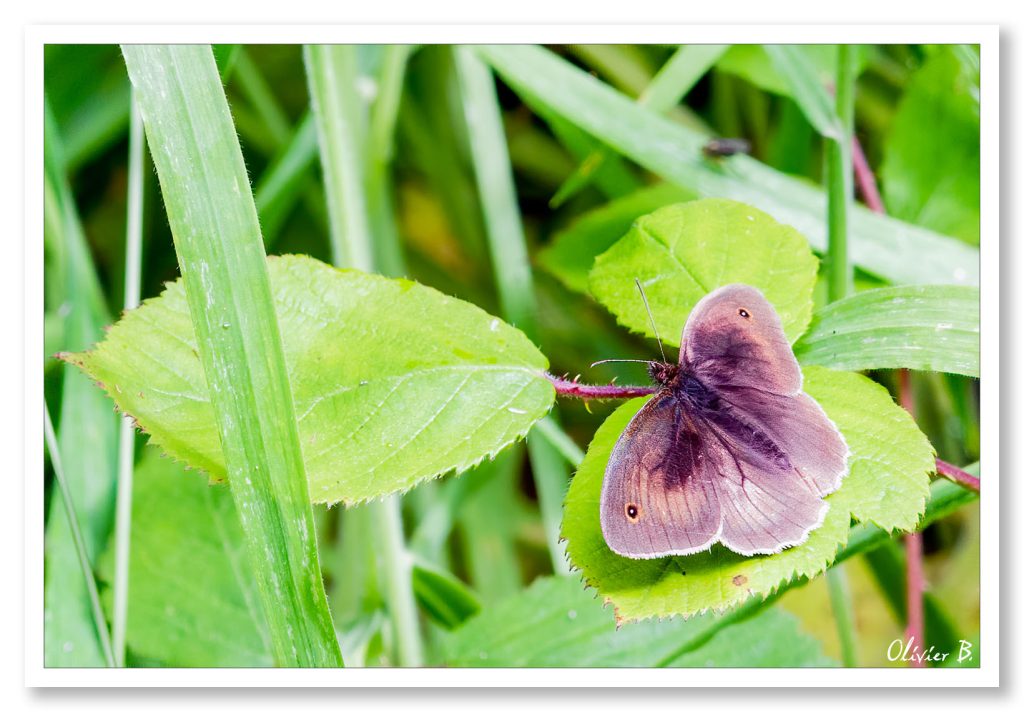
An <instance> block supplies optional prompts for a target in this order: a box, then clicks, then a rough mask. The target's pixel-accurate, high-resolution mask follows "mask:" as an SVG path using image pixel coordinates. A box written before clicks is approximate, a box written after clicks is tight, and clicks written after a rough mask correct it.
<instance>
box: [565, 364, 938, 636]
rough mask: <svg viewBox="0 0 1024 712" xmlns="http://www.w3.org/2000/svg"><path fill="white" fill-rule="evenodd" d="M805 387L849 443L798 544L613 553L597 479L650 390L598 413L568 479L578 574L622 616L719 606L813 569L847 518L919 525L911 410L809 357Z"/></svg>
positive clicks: (921, 501) (918, 459) (831, 550)
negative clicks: (817, 522)
mask: <svg viewBox="0 0 1024 712" xmlns="http://www.w3.org/2000/svg"><path fill="white" fill-rule="evenodd" d="M803 372H804V390H805V391H806V392H807V393H809V394H810V395H811V396H813V397H814V398H815V400H817V401H818V403H819V404H820V405H821V407H822V408H824V410H825V412H826V413H827V414H828V416H829V417H830V418H831V419H832V420H833V422H835V424H836V425H837V426H838V427H839V429H840V431H841V432H842V433H843V436H844V437H845V438H846V442H847V444H848V445H849V446H850V471H849V474H848V475H847V476H846V477H845V478H844V479H843V482H842V485H841V486H840V488H839V490H837V491H836V492H834V493H833V494H831V495H829V496H828V498H827V500H826V501H827V502H828V503H829V510H828V513H827V515H826V517H825V521H824V523H823V524H822V525H821V526H820V527H819V528H817V529H815V530H814V531H812V532H811V533H810V535H809V537H808V539H807V541H806V542H805V543H803V544H801V545H800V546H797V547H793V548H791V549H786V550H784V551H781V552H779V553H778V554H773V555H770V556H750V557H747V556H741V555H739V554H736V553H733V552H731V551H729V550H727V549H725V548H724V547H722V546H721V545H717V544H716V545H715V546H713V547H712V548H711V549H710V550H708V551H705V552H701V553H699V554H693V555H691V556H671V557H664V558H660V559H649V560H637V559H628V558H625V557H622V556H619V555H617V554H615V553H614V552H612V551H611V549H609V548H608V546H607V544H605V541H604V537H603V535H602V534H601V519H600V501H601V483H602V480H603V478H604V471H605V467H606V466H607V464H608V456H609V455H610V454H611V450H612V447H613V446H614V445H615V441H616V440H617V439H618V437H619V435H620V434H621V433H622V431H623V430H624V429H625V427H626V424H627V423H628V422H629V420H630V419H631V418H632V417H633V415H634V414H635V413H636V412H637V411H638V410H639V409H640V407H641V406H642V405H643V404H644V403H645V402H646V400H647V399H634V400H631V401H629V402H628V403H625V404H623V405H622V406H620V407H619V408H618V409H617V410H615V411H614V412H613V413H612V414H611V415H610V416H608V418H607V419H606V420H605V421H604V423H603V424H602V425H601V427H600V428H599V429H598V431H597V433H596V434H595V435H594V439H593V440H592V441H591V443H590V448H589V449H588V451H587V455H586V457H585V458H584V460H583V463H582V464H581V465H580V468H579V471H578V472H577V473H576V476H575V477H574V478H573V480H572V484H571V485H570V486H569V494H568V495H567V496H566V500H565V517H564V518H563V520H562V536H563V537H564V538H565V539H566V540H567V541H568V545H567V551H568V554H569V558H570V560H571V562H572V564H573V566H575V567H576V568H578V569H580V570H581V571H582V573H583V577H584V580H585V581H586V583H587V584H588V585H590V586H593V587H594V588H596V589H597V591H598V593H599V594H600V595H601V596H603V597H604V598H605V599H606V600H607V601H609V602H611V603H612V604H614V606H615V608H616V615H617V616H618V617H619V618H620V619H622V620H624V621H631V620H639V619H643V618H650V617H667V616H673V615H682V616H692V615H695V614H698V613H701V612H703V611H706V610H709V609H710V610H723V609H726V608H729V607H731V606H734V605H736V604H738V603H741V602H743V601H744V600H745V599H747V598H748V597H749V596H752V595H761V596H763V595H767V594H769V593H771V592H772V591H774V590H775V589H776V588H778V586H779V585H781V584H782V583H784V582H786V581H788V580H790V579H792V578H795V577H800V576H808V577H810V576H815V575H817V574H819V573H821V572H822V571H824V570H825V568H826V567H827V566H828V565H829V564H830V563H831V562H832V560H833V559H834V558H835V554H836V551H837V550H838V548H839V547H840V546H842V545H843V544H845V543H846V538H847V535H848V532H849V528H850V520H851V518H853V519H856V520H858V521H870V522H873V523H875V524H877V525H878V526H879V527H882V528H883V529H887V530H893V529H903V530H909V529H912V528H913V527H915V526H916V525H917V521H918V519H919V518H920V516H921V513H922V512H923V511H924V506H925V501H926V499H927V497H928V482H929V477H928V474H929V472H932V471H933V470H934V469H935V453H934V451H933V450H932V447H931V444H930V443H929V442H928V439H927V438H926V437H925V436H924V434H923V433H922V432H921V431H920V430H919V429H918V428H917V425H916V424H915V423H914V421H913V419H912V418H911V417H910V414H909V413H907V412H906V411H905V410H903V409H902V408H900V407H899V406H898V405H896V404H895V403H894V402H893V400H892V398H891V397H890V396H889V393H888V392H887V391H886V390H885V389H884V388H882V387H881V386H880V385H878V384H877V383H874V382H873V381H871V380H869V379H868V378H865V377H864V376H861V375H859V374H856V373H846V372H840V371H830V370H828V369H825V368H821V367H819V366H807V367H804V369H803Z"/></svg>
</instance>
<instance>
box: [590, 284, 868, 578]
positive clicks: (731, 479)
mask: <svg viewBox="0 0 1024 712" xmlns="http://www.w3.org/2000/svg"><path fill="white" fill-rule="evenodd" d="M649 372H650V375H651V377H652V379H653V380H654V381H655V382H657V383H658V384H659V385H660V386H661V389H660V390H659V391H658V392H657V393H656V394H655V395H654V397H653V398H652V399H651V400H650V401H649V402H648V403H647V404H645V405H644V406H643V408H641V409H640V411H639V412H638V413H637V414H636V415H635V416H634V417H633V420H632V421H631V422H630V423H629V425H628V426H627V427H626V429H625V430H624V431H623V433H622V435H621V436H620V438H619V440H618V442H617V443H616V445H615V447H614V449H613V450H612V454H611V456H610V458H609V461H608V467H607V469H606V472H605V481H604V485H603V487H602V492H601V528H602V531H603V533H604V536H605V540H606V542H607V543H608V545H609V547H611V549H612V550H613V551H615V552H616V553H618V554H620V555H622V556H627V557H630V558H639V559H646V558H655V557H660V556H669V555H685V554H691V553H695V552H698V551H702V550H705V549H708V548H710V547H711V546H712V545H713V544H715V543H716V542H721V543H722V544H723V545H724V546H726V547H727V548H729V549H731V550H733V551H735V552H737V553H739V554H743V555H754V554H770V553H775V552H778V551H781V550H782V549H783V548H786V547H789V546H795V545H797V544H800V543H802V542H803V541H805V540H806V538H807V535H808V534H809V532H810V531H812V530H813V529H815V528H816V527H818V526H820V524H821V522H822V521H823V520H824V516H825V512H826V511H827V509H828V504H827V503H826V502H825V501H824V499H823V498H824V497H825V496H826V495H828V494H829V493H831V492H833V491H835V489H836V488H838V486H839V483H840V481H841V479H842V477H843V476H844V475H845V474H846V471H847V459H848V456H849V451H848V448H847V447H846V443H845V441H844V440H843V438H842V435H841V434H840V433H839V430H838V429H837V428H836V427H835V425H834V424H833V423H832V421H831V420H829V419H828V417H827V416H826V415H825V413H824V411H823V410H822V409H821V408H820V406H818V404H817V403H816V402H815V401H814V400H813V399H812V398H811V397H810V396H809V395H807V394H806V393H803V392H802V391H801V387H802V376H801V374H800V369H799V366H798V365H797V363H796V359H795V357H794V356H793V352H792V349H791V348H790V346H789V342H788V341H787V340H786V338H785V334H784V333H783V331H782V325H781V321H780V319H779V317H778V315H777V314H776V312H775V310H774V309H773V308H772V306H771V304H770V303H769V302H768V301H767V300H766V299H765V298H764V296H763V295H762V294H761V293H760V292H759V291H758V290H756V289H754V288H753V287H749V286H747V285H728V286H726V287H722V288H720V289H718V290H715V291H714V292H712V293H710V294H708V295H707V296H706V297H704V299H702V300H701V301H700V302H699V303H698V304H697V306H696V307H694V310H693V312H692V313H691V315H690V317H689V319H688V320H687V323H686V327H685V328H684V331H683V346H682V349H681V350H680V358H679V364H678V365H675V364H667V363H652V364H651V366H650V369H649Z"/></svg>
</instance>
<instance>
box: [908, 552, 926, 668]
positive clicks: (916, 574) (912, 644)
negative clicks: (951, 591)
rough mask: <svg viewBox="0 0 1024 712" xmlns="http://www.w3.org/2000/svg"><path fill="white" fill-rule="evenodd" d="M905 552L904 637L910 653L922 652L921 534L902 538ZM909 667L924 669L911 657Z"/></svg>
mask: <svg viewBox="0 0 1024 712" xmlns="http://www.w3.org/2000/svg"><path fill="white" fill-rule="evenodd" d="M903 543H904V545H905V547H906V550H907V628H906V630H905V631H904V634H903V635H904V637H905V638H906V639H907V648H908V649H910V650H911V651H912V652H924V650H925V649H926V646H925V644H924V585H925V582H924V550H923V547H922V541H921V532H911V533H909V534H907V535H905V536H904V537H903ZM910 666H911V667H925V662H924V659H923V657H921V658H920V659H919V658H918V656H914V655H911V657H910Z"/></svg>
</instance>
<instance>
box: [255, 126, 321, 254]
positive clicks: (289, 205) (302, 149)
mask: <svg viewBox="0 0 1024 712" xmlns="http://www.w3.org/2000/svg"><path fill="white" fill-rule="evenodd" d="M316 157H317V138H316V123H315V122H314V120H313V114H311V113H310V114H306V115H305V116H303V117H302V119H300V120H299V123H298V125H297V126H296V127H295V130H294V131H293V132H292V134H291V137H290V138H289V139H288V141H287V143H285V145H284V147H283V148H282V149H281V151H280V152H279V153H278V154H277V156H276V157H275V158H274V159H273V161H272V162H271V164H270V166H268V167H267V170H265V171H264V172H263V174H262V175H261V176H260V178H259V180H258V181H257V182H256V186H255V188H254V193H255V198H256V210H257V211H258V212H259V216H260V226H261V227H262V228H263V242H264V244H266V245H267V247H268V248H269V247H270V246H271V245H273V244H274V242H275V241H276V240H277V237H278V235H279V234H280V232H281V226H282V225H283V224H284V221H285V219H287V217H288V214H289V213H290V212H291V211H292V209H293V208H294V207H295V204H296V203H297V202H298V201H299V198H300V197H301V195H302V191H303V190H305V189H306V187H307V186H308V185H309V182H310V180H311V178H310V176H311V173H312V169H313V164H314V162H315V161H316Z"/></svg>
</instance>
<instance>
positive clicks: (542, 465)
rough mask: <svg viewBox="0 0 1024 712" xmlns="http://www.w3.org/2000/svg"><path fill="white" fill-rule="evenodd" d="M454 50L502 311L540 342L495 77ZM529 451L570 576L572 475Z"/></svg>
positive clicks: (542, 453) (552, 542) (558, 557)
mask: <svg viewBox="0 0 1024 712" xmlns="http://www.w3.org/2000/svg"><path fill="white" fill-rule="evenodd" d="M454 51H455V64H456V68H457V71H458V75H459V79H460V86H461V89H462V97H463V105H464V110H465V115H466V124H467V127H468V129H469V143H470V153H471V154H472V159H473V166H474V170H475V173H476V180H477V189H478V192H479V194H480V201H481V203H482V205H483V213H484V220H485V222H486V226H487V239H488V242H489V244H490V250H491V261H492V265H493V269H494V281H495V283H496V284H497V288H498V297H499V300H500V303H501V308H502V313H503V314H504V316H505V318H506V319H507V320H508V321H509V322H510V323H512V324H515V325H516V326H517V327H519V328H520V329H522V330H523V331H524V332H525V333H526V335H527V336H529V337H530V338H531V339H534V340H536V338H537V303H536V298H535V295H534V291H533V277H532V275H531V272H530V262H529V256H528V254H527V249H526V237H525V235H524V234H523V226H522V222H521V221H520V216H519V206H518V204H517V201H516V193H515V185H514V183H513V181H512V168H511V165H510V163H509V159H508V149H507V142H506V140H505V132H504V128H503V126H502V122H501V110H500V107H499V105H498V96H497V90H496V88H495V86H494V78H493V76H492V75H491V72H490V70H489V69H488V68H487V66H486V65H485V64H484V63H483V62H481V61H480V60H479V58H477V56H476V55H475V54H473V52H472V51H471V50H469V49H467V48H464V47H457V48H455V50H454ZM527 450H528V452H529V455H530V463H531V465H532V468H533V475H534V480H535V482H536V485H537V497H538V500H539V504H540V510H541V519H542V521H543V522H544V532H545V535H546V537H547V541H548V549H549V551H550V554H551V564H552V568H553V570H554V571H555V573H560V574H566V573H568V572H569V565H568V561H567V560H566V556H565V546H564V544H563V543H562V542H560V541H559V529H560V525H561V520H562V499H563V498H564V496H565V490H566V488H567V487H568V482H569V477H568V473H567V472H566V470H565V467H564V465H563V464H562V462H561V458H560V456H559V454H558V451H557V450H555V449H554V448H553V447H552V446H551V444H550V443H548V442H547V441H545V440H542V439H538V438H530V439H529V440H528V441H527Z"/></svg>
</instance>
